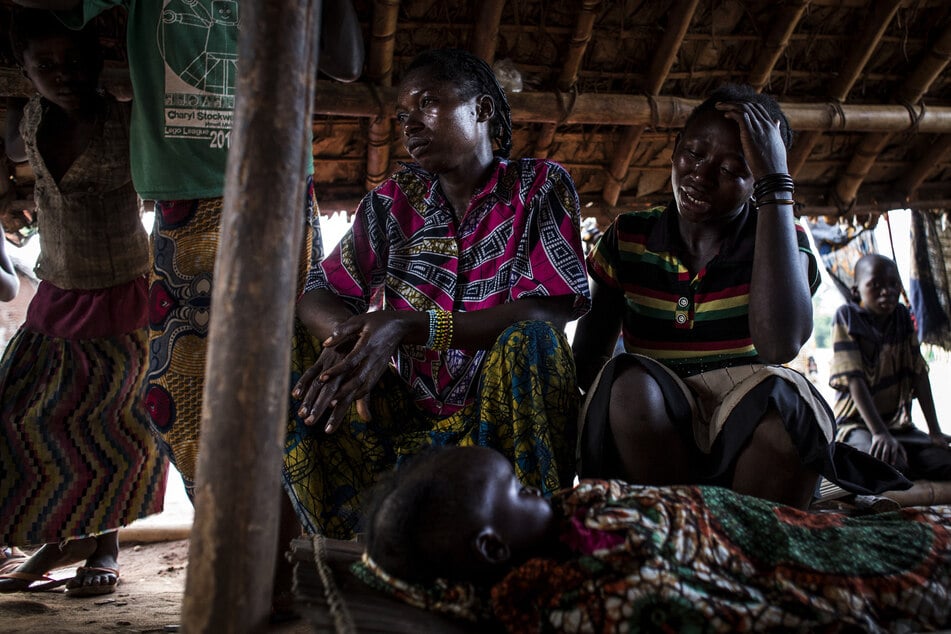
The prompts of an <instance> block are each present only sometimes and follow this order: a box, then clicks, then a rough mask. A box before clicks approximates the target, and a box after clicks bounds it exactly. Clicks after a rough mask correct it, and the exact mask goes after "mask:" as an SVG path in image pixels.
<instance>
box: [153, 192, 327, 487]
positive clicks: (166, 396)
mask: <svg viewBox="0 0 951 634" xmlns="http://www.w3.org/2000/svg"><path fill="white" fill-rule="evenodd" d="M223 209H224V199H223V198H204V199H199V200H172V201H157V202H156V205H155V225H154V227H153V230H152V252H153V254H154V259H153V264H152V275H151V278H150V284H149V368H148V375H147V379H146V394H145V402H146V406H147V407H148V411H149V416H150V417H151V419H152V423H153V425H155V428H156V429H157V430H158V432H159V434H160V435H161V437H162V441H163V443H164V445H165V447H166V450H167V452H168V454H169V458H170V459H171V460H172V462H173V463H174V465H175V467H176V468H177V469H178V471H179V472H180V473H181V475H182V480H183V481H184V484H185V490H186V491H187V493H188V495H189V497H191V496H192V495H193V494H194V489H195V469H196V467H197V465H198V444H199V438H200V429H201V406H202V391H203V390H204V387H205V357H206V354H207V346H208V326H209V323H210V310H211V291H212V278H213V272H214V266H215V257H216V254H217V251H218V241H219V233H220V229H221V213H222V211H223ZM303 210H304V217H305V221H306V224H305V228H306V229H307V230H306V231H305V232H304V245H303V247H302V253H301V257H300V267H301V272H300V277H299V280H298V290H299V291H300V290H301V289H303V283H304V279H305V276H306V273H307V268H308V266H309V264H310V260H311V258H317V259H320V258H321V256H322V247H321V242H320V226H319V224H318V223H319V221H318V216H317V203H316V199H315V197H314V185H313V180H312V179H311V178H308V181H307V188H306V195H305V200H304V205H303ZM288 392H290V387H288ZM288 398H290V397H288Z"/></svg>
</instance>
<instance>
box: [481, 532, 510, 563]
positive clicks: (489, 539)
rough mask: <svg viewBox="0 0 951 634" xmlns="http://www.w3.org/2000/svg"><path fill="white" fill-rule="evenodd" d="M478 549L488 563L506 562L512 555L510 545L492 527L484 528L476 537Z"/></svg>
mask: <svg viewBox="0 0 951 634" xmlns="http://www.w3.org/2000/svg"><path fill="white" fill-rule="evenodd" d="M475 547H476V551H477V552H478V553H479V556H480V557H481V558H482V559H483V560H484V561H485V562H486V563H488V564H491V565H493V566H494V565H498V564H502V563H505V562H506V561H508V560H509V558H510V557H511V556H512V553H511V551H510V550H509V545H508V544H506V543H505V541H504V540H503V539H502V537H501V536H500V535H499V534H498V533H496V532H495V531H494V530H493V529H491V528H483V529H482V532H480V533H479V535H478V536H477V537H476V538H475Z"/></svg>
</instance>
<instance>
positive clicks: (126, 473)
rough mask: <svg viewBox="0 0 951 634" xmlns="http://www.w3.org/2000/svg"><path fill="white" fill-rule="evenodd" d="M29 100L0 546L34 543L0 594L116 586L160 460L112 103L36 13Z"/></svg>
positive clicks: (95, 63) (155, 495)
mask: <svg viewBox="0 0 951 634" xmlns="http://www.w3.org/2000/svg"><path fill="white" fill-rule="evenodd" d="M11 39H12V40H13V45H14V50H15V51H16V55H17V57H18V62H19V63H20V64H21V66H22V69H23V72H24V74H25V75H26V76H27V77H28V78H29V79H30V80H31V81H32V82H33V85H34V87H35V88H36V90H37V93H38V94H37V95H35V96H34V97H33V98H32V99H31V100H30V102H29V104H28V105H27V106H26V109H25V111H24V116H23V121H22V122H21V125H20V134H21V136H22V137H23V140H24V143H25V146H26V149H27V154H28V157H29V160H30V164H31V166H32V168H33V171H34V173H35V175H36V185H35V199H36V203H37V207H38V208H39V209H40V213H39V218H40V224H41V227H40V233H39V235H40V249H41V253H40V257H39V259H38V261H37V266H36V273H37V276H38V277H39V278H40V280H41V282H40V286H39V288H38V289H37V293H36V296H35V297H34V299H33V301H32V302H31V303H30V307H29V309H28V312H27V317H26V322H25V323H24V325H23V326H22V327H21V328H20V330H19V331H18V332H17V334H16V335H15V336H14V338H13V340H12V341H11V342H10V344H9V346H8V347H7V349H6V351H5V353H4V356H3V360H2V362H0V543H6V544H14V545H24V544H37V543H44V544H45V545H44V546H43V547H42V548H40V549H39V550H37V551H36V552H35V553H34V554H33V556H32V557H30V558H29V560H27V561H26V562H25V563H23V564H22V565H21V566H19V567H18V568H17V569H16V570H14V571H13V572H10V573H7V574H5V575H2V577H3V578H2V579H0V591H4V592H10V591H17V590H26V589H36V588H37V585H34V584H35V583H36V582H39V584H38V585H39V586H40V587H48V586H49V585H55V583H57V582H52V580H50V579H49V578H48V577H47V573H48V572H49V571H50V570H52V569H54V568H57V567H60V566H63V565H66V564H69V563H72V562H73V561H82V560H85V565H83V566H82V567H80V568H79V569H78V570H77V573H76V576H75V577H74V578H73V579H71V580H70V581H69V582H68V583H67V593H68V594H71V595H75V596H85V595H92V594H104V593H107V592H112V591H114V590H115V587H116V584H117V583H118V580H119V571H118V563H117V558H118V551H119V544H118V537H117V528H118V527H119V526H122V525H125V524H128V523H129V522H132V521H133V520H135V519H137V518H140V517H144V516H146V515H150V514H152V513H156V512H159V511H160V510H161V509H162V500H163V496H164V492H165V480H166V475H167V462H166V461H165V459H164V458H163V457H162V455H161V453H160V451H159V449H158V445H157V444H156V441H155V437H154V436H153V435H152V432H151V429H150V426H149V418H148V415H147V413H146V410H145V408H144V404H143V402H142V398H141V397H142V395H141V388H142V381H143V378H144V376H145V371H146V365H147V364H146V360H147V358H148V357H147V347H146V342H147V331H146V329H145V327H146V308H147V297H148V295H147V280H146V275H147V273H148V267H149V256H148V237H147V234H146V232H145V229H144V227H143V226H142V223H141V220H140V216H139V206H138V199H137V196H136V193H135V189H134V188H133V186H132V180H131V176H130V170H129V154H128V131H129V124H128V121H129V119H128V113H127V109H126V105H124V104H120V103H118V102H117V101H116V100H115V99H113V98H112V97H110V96H108V95H100V94H99V93H98V92H97V90H96V85H97V80H98V74H99V71H100V69H101V59H100V57H99V48H98V41H97V40H96V36H95V33H94V32H92V31H91V30H89V29H86V30H84V31H81V32H76V31H71V30H69V29H67V28H66V27H64V26H63V25H62V24H60V23H59V22H58V21H57V20H55V19H54V18H53V17H52V16H51V15H50V14H48V13H47V12H44V11H32V10H21V11H19V12H18V13H16V14H15V16H14V23H13V26H12V28H11Z"/></svg>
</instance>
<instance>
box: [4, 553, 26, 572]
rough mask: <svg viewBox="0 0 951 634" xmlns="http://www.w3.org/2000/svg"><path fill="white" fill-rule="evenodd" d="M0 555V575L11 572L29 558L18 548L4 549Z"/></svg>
mask: <svg viewBox="0 0 951 634" xmlns="http://www.w3.org/2000/svg"><path fill="white" fill-rule="evenodd" d="M0 555H2V556H0V575H5V574H7V573H10V572H13V571H14V570H16V569H17V568H19V567H20V565H21V564H23V562H25V561H26V560H27V559H29V556H28V555H27V554H26V553H24V552H23V551H21V550H20V549H18V548H4V549H3V550H2V551H0Z"/></svg>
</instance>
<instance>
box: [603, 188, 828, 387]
mask: <svg viewBox="0 0 951 634" xmlns="http://www.w3.org/2000/svg"><path fill="white" fill-rule="evenodd" d="M756 217H757V216H756V213H752V212H751V209H750V207H749V206H748V207H747V208H746V209H745V210H744V211H743V213H742V214H740V215H739V216H738V217H737V218H736V220H734V221H733V223H732V224H731V232H730V234H729V236H728V238H727V239H726V240H725V241H724V243H723V247H722V249H721V251H720V253H719V254H717V255H716V256H715V257H714V258H713V259H712V260H710V262H708V263H707V265H706V266H705V267H704V268H703V269H702V270H700V271H699V272H698V273H697V274H696V275H694V276H692V277H691V275H690V272H689V271H688V270H687V267H686V265H685V264H684V263H683V261H682V260H681V259H680V257H679V256H678V252H682V250H683V246H682V245H683V242H682V240H681V238H680V232H679V230H678V226H677V208H676V206H675V205H674V203H671V204H670V205H669V206H667V207H654V208H652V209H648V210H645V211H635V212H630V213H626V214H622V215H620V216H618V217H617V218H616V219H615V221H614V222H613V223H612V224H611V226H610V227H609V228H608V229H607V231H605V233H604V235H603V236H602V237H601V239H600V240H599V242H598V243H597V245H596V246H595V248H594V249H593V250H592V251H591V253H590V254H589V256H588V271H589V274H590V275H591V277H592V278H594V279H595V280H596V281H597V282H599V283H600V284H604V285H606V286H608V287H611V288H615V289H619V290H621V291H623V292H624V298H625V304H626V308H625V311H624V318H623V321H622V334H623V337H624V349H625V350H626V351H628V352H636V353H639V354H643V355H646V356H649V357H652V358H654V359H657V360H658V361H660V362H661V363H663V364H665V365H667V366H668V367H670V368H671V369H672V370H673V371H674V372H676V373H677V374H678V375H679V376H681V377H687V376H692V375H695V374H699V373H701V372H707V371H709V370H716V369H719V368H725V367H731V366H735V365H744V364H748V363H753V362H759V361H760V360H759V358H758V355H757V352H756V348H755V347H754V346H753V340H752V338H751V336H750V325H749V319H748V313H749V291H750V279H751V278H752V273H753V247H754V243H755V239H756ZM796 237H797V240H798V243H799V250H800V251H802V252H803V253H806V254H807V255H808V256H809V288H810V291H811V292H812V293H815V291H816V289H817V288H818V286H819V268H818V263H817V261H816V258H815V255H814V254H813V253H812V250H811V248H810V247H809V239H808V237H807V236H806V233H805V230H804V229H803V227H802V226H801V225H800V224H799V223H798V222H797V223H796Z"/></svg>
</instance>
